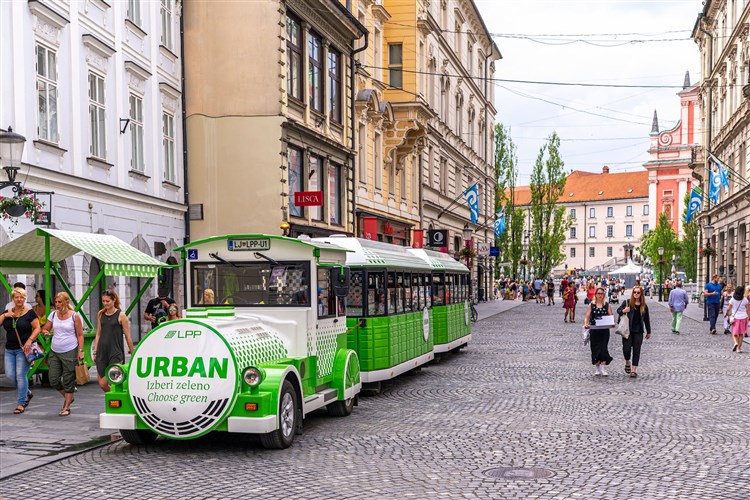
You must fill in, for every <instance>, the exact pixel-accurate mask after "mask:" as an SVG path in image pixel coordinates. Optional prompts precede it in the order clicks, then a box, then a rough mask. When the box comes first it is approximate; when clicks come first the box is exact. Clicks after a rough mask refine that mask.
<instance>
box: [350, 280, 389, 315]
mask: <svg viewBox="0 0 750 500" xmlns="http://www.w3.org/2000/svg"><path fill="white" fill-rule="evenodd" d="M350 280H351V278H350ZM350 285H351V284H350ZM385 311H386V307H385V273H384V272H382V271H381V272H372V271H368V272H367V315H368V316H382V315H384V314H385Z"/></svg>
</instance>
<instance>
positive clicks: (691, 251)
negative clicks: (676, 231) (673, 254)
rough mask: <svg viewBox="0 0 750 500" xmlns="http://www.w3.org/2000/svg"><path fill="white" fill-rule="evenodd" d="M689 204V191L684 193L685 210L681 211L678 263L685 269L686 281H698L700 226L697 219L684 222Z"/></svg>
mask: <svg viewBox="0 0 750 500" xmlns="http://www.w3.org/2000/svg"><path fill="white" fill-rule="evenodd" d="M689 205H690V193H688V194H686V195H685V210H683V211H682V231H683V235H682V243H681V245H680V247H681V251H680V257H679V264H680V266H681V267H682V269H684V271H685V277H686V278H687V279H688V281H695V282H697V281H698V243H699V241H698V239H699V238H700V226H699V225H698V219H697V218H696V217H693V220H691V221H690V222H686V221H685V219H686V217H687V207H688V206H689Z"/></svg>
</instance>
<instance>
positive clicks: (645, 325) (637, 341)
mask: <svg viewBox="0 0 750 500" xmlns="http://www.w3.org/2000/svg"><path fill="white" fill-rule="evenodd" d="M617 314H618V315H620V316H622V315H623V314H627V317H628V326H629V327H630V335H628V338H623V339H622V354H623V356H624V357H625V373H628V374H630V377H631V378H636V377H637V376H638V374H637V373H636V372H637V371H638V363H639V361H640V359H641V345H642V344H643V334H644V333H645V334H646V339H647V340H648V339H650V338H651V319H650V317H649V314H648V306H647V305H646V293H645V292H644V291H643V288H641V287H639V286H638V287H634V288H633V291H632V292H631V294H630V300H626V301H623V303H622V305H620V307H619V308H617ZM631 354H632V355H633V362H632V363H631V362H630V356H631Z"/></svg>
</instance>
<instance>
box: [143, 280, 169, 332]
mask: <svg viewBox="0 0 750 500" xmlns="http://www.w3.org/2000/svg"><path fill="white" fill-rule="evenodd" d="M167 292H168V290H167V289H166V288H159V290H158V291H157V297H156V298H154V299H151V300H149V301H148V304H146V310H145V311H143V319H145V320H147V321H150V322H151V328H156V327H157V326H159V324H160V323H161V322H162V321H166V319H167V316H168V314H167V310H168V309H169V304H174V303H175V301H174V299H173V298H172V297H169V296H168V295H167Z"/></svg>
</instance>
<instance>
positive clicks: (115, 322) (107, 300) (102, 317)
mask: <svg viewBox="0 0 750 500" xmlns="http://www.w3.org/2000/svg"><path fill="white" fill-rule="evenodd" d="M102 305H104V308H102V309H101V310H100V311H99V317H98V319H97V327H96V338H94V346H93V352H92V354H93V358H94V363H96V374H97V375H98V377H99V387H101V389H102V390H103V391H104V392H108V391H109V382H107V374H106V373H105V371H106V370H107V367H108V366H109V365H112V364H115V363H124V362H125V349H124V346H123V341H122V340H123V337H124V338H125V341H126V342H127V343H128V352H129V353H130V354H133V340H132V339H131V338H130V322H129V321H128V317H127V316H126V315H125V313H124V312H122V311H121V310H120V297H119V296H118V295H117V292H115V291H113V290H104V292H102Z"/></svg>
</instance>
